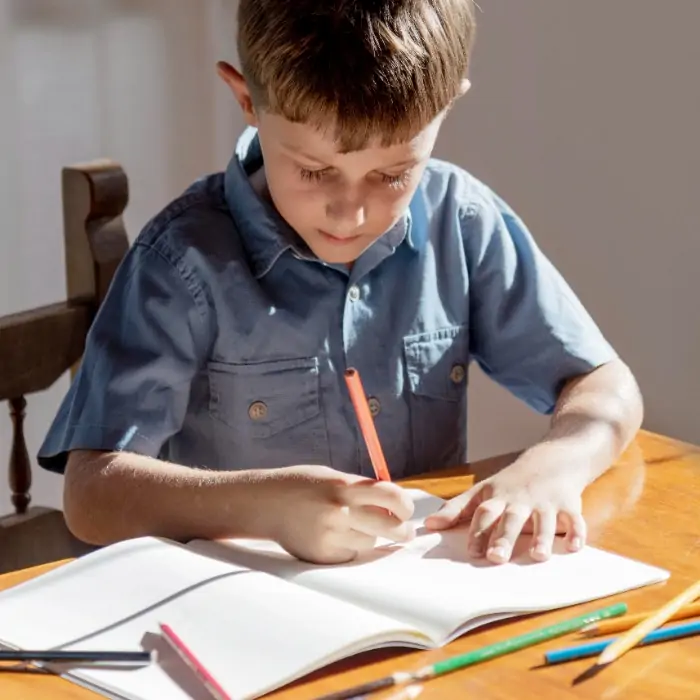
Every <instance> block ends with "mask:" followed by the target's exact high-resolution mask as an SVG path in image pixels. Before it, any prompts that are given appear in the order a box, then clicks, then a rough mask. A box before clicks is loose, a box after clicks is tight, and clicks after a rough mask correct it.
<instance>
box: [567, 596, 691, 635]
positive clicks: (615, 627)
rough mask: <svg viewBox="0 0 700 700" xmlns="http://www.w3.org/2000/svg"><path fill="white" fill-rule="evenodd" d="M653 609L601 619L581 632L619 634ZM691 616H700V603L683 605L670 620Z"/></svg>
mask: <svg viewBox="0 0 700 700" xmlns="http://www.w3.org/2000/svg"><path fill="white" fill-rule="evenodd" d="M653 614H654V611H653V610H647V611H646V612H641V613H637V614H635V615H625V616H624V617H620V618H618V619H616V620H601V621H600V622H593V623H591V624H590V625H587V626H586V627H584V628H583V629H582V630H581V634H583V635H585V636H586V637H604V636H605V635H608V634H617V633H618V632H625V631H626V630H629V629H632V627H634V626H635V625H636V624H637V623H639V622H642V621H643V620H646V619H647V618H648V617H649V616H650V615H653ZM691 617H700V603H693V604H692V605H685V606H683V607H682V608H681V609H680V610H679V611H678V612H677V613H674V614H673V615H671V617H669V618H668V621H669V622H670V621H671V620H687V619H688V618H691Z"/></svg>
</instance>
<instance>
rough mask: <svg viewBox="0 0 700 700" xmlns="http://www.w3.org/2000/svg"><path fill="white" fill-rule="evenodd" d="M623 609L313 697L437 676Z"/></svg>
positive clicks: (343, 697)
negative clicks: (411, 671) (414, 669)
mask: <svg viewBox="0 0 700 700" xmlns="http://www.w3.org/2000/svg"><path fill="white" fill-rule="evenodd" d="M626 612H627V605H625V603H616V604H614V605H609V606H608V607H606V608H601V609H600V610H594V611H592V612H589V613H584V614H583V615H579V616H577V617H574V618H571V619H570V620H564V621H563V622H556V623H554V624H553V625H548V626H546V627H541V628H539V629H536V630H533V631H532V632H526V633H525V634H520V635H518V636H517V637H512V638H511V639H505V640H503V641H501V642H495V643H494V644H488V645H487V646H484V647H480V648H479V649H474V650H472V651H468V652H467V653H466V654H459V655H458V656H453V657H451V658H449V659H445V660H444V661H438V662H436V663H434V664H431V665H429V666H424V667H423V668H421V669H419V670H418V671H414V672H413V673H410V672H405V671H404V672H398V673H394V674H392V675H391V676H386V677H385V678H380V679H378V680H375V681H370V682H369V683H364V684H362V685H358V686H355V687H354V688H348V689H346V690H341V691H339V692H336V693H330V694H329V695H324V696H323V697H321V698H317V699H316V700H348V698H355V697H357V696H359V695H366V694H368V693H373V692H375V691H377V690H384V689H385V688H390V687H392V686H394V685H399V684H401V683H410V682H412V681H426V680H430V679H431V678H437V677H438V676H443V675H445V674H446V673H452V672H453V671H457V670H459V669H462V668H466V667H467V666H473V665H474V664H478V663H481V662H483V661H488V660H490V659H495V658H496V657H498V656H503V655H505V654H510V653H512V652H514V651H519V650H520V649H525V648H526V647H530V646H533V645H535V644H540V643H541V642H546V641H547V640H549V639H554V638H556V637H561V636H562V635H565V634H569V633H570V632H576V631H578V630H580V629H581V628H582V627H585V626H586V625H588V624H591V623H592V622H596V621H597V620H605V619H608V618H611V617H617V616H618V615H624V614H625V613H626Z"/></svg>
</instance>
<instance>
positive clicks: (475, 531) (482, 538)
mask: <svg viewBox="0 0 700 700" xmlns="http://www.w3.org/2000/svg"><path fill="white" fill-rule="evenodd" d="M505 507H506V504H505V502H504V501H501V500H498V499H495V498H491V499H489V500H488V501H484V502H483V503H481V504H480V505H479V506H478V507H477V508H476V510H475V511H474V517H473V518H472V521H471V525H470V526H469V532H468V533H467V550H468V551H469V554H471V555H472V556H474V557H482V556H484V554H485V552H486V544H487V542H488V538H489V535H490V531H491V528H492V527H493V526H494V524H495V523H496V522H497V521H498V519H499V518H500V517H501V515H503V511H504V510H505Z"/></svg>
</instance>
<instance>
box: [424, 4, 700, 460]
mask: <svg viewBox="0 0 700 700" xmlns="http://www.w3.org/2000/svg"><path fill="white" fill-rule="evenodd" d="M480 4H481V5H482V7H483V9H484V12H483V14H482V15H481V24H480V31H479V33H478V38H477V46H476V52H475V62H474V67H473V74H472V76H471V77H472V82H473V89H472V92H471V93H470V94H469V95H468V96H467V98H466V99H465V100H464V101H463V103H462V104H460V105H458V106H457V107H456V108H455V110H454V112H453V114H452V115H451V117H450V120H449V122H448V124H447V125H446V129H445V130H444V132H443V134H442V139H441V143H440V147H439V149H438V155H441V156H443V157H449V158H452V159H454V160H456V161H457V162H459V163H461V164H463V165H465V166H467V167H468V168H469V169H470V170H472V171H473V172H474V173H475V174H477V175H478V176H480V177H481V178H482V179H484V180H485V181H486V182H488V183H489V184H490V185H491V186H493V187H494V188H495V189H496V190H497V191H498V192H499V193H501V194H502V195H503V196H504V197H505V198H506V199H507V200H508V201H509V202H510V203H511V205H512V206H514V207H515V208H516V209H517V210H518V212H519V213H520V214H521V215H522V217H523V218H524V219H525V221H526V222H527V223H528V225H529V227H530V229H531V230H532V232H533V233H534V235H535V237H536V238H537V240H538V242H539V243H540V245H541V247H543V248H544V250H545V251H546V252H547V254H548V255H549V256H550V257H551V259H552V260H553V261H554V262H555V264H556V265H557V266H558V267H559V269H560V270H561V271H562V272H563V273H564V275H565V277H566V278H567V279H568V280H569V282H570V283H571V284H572V286H573V287H574V289H575V290H576V291H577V292H578V294H579V296H580V297H581V299H582V300H583V302H584V304H585V305H586V306H587V307H588V308H589V309H590V311H591V312H592V314H593V315H594V317H595V318H596V320H597V321H598V322H599V324H600V325H601V326H602V328H603V330H604V331H605V333H606V334H607V335H608V337H609V338H610V339H611V341H612V343H613V344H614V345H615V347H616V348H617V349H618V351H619V352H620V353H621V354H622V355H623V357H624V358H625V359H626V360H627V361H628V362H629V364H630V365H631V366H632V368H633V370H634V371H635V373H636V374H637V376H638V379H639V381H640V383H641V386H642V390H643V392H644V395H645V401H646V421H645V427H647V428H649V429H651V430H656V431H659V432H662V433H666V434H670V435H672V436H676V437H679V438H682V439H685V440H689V441H694V442H700V418H699V417H698V410H697V403H698V398H700V304H699V301H700V293H699V292H698V272H697V271H698V265H699V264H700V219H699V218H698V216H697V206H696V202H697V200H698V196H699V195H700V135H699V132H700V79H699V78H698V70H699V69H700V42H698V41H697V35H696V28H697V27H698V26H699V25H700V3H698V2H695V0H674V2H669V3H665V4H663V5H662V4H660V3H658V2H655V1H653V0H616V2H605V0H588V2H585V3H579V2H556V1H555V0H528V2H522V3H519V2H512V0H486V1H485V2H482V3H480ZM661 8H663V11H662V9H661ZM474 374H475V377H474V381H473V384H472V386H473V387H474V388H475V395H476V399H477V400H478V403H476V405H475V406H474V409H475V410H474V411H473V413H472V417H471V423H470V427H471V430H472V436H473V442H472V446H473V448H474V456H481V455H483V454H491V453H493V452H498V451H501V450H502V449H505V448H510V447H512V448H517V447H518V446H519V445H522V444H526V443H527V442H528V441H529V440H530V439H532V437H533V436H534V435H535V434H536V433H537V431H538V430H539V429H542V428H544V422H543V421H542V420H541V419H539V418H538V417H535V416H533V414H532V413H531V412H530V411H529V410H528V409H526V408H523V407H522V406H521V405H520V404H519V403H517V402H515V401H514V400H512V399H510V397H507V396H505V394H504V393H503V392H501V391H499V390H498V389H497V388H495V387H493V385H492V384H490V383H489V382H487V380H485V379H484V378H483V377H482V376H481V375H480V373H478V372H475V373H474Z"/></svg>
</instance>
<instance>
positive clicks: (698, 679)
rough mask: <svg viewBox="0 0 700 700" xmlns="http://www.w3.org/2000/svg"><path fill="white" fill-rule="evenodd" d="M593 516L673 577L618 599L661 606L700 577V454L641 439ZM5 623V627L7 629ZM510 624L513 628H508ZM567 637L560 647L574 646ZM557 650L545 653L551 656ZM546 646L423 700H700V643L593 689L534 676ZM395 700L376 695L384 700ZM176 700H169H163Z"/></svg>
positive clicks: (437, 483)
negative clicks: (528, 699)
mask: <svg viewBox="0 0 700 700" xmlns="http://www.w3.org/2000/svg"><path fill="white" fill-rule="evenodd" d="M510 459H511V458H509V457H507V456H506V457H499V458H495V459H491V460H485V461H483V462H478V463H475V464H473V465H471V466H470V467H467V468H461V469H456V470H451V471H447V472H442V473H439V474H437V475H432V476H431V477H430V478H422V479H415V480H412V481H410V482H407V485H410V486H417V487H419V488H423V489H425V490H427V491H430V492H432V493H435V494H436V495H439V496H442V497H450V496H452V495H456V494H457V493H460V492H461V491H463V490H465V489H467V488H468V487H469V486H470V485H471V484H472V483H473V482H474V479H475V478H476V479H481V478H484V477H485V476H487V475H488V474H490V473H493V472H494V471H497V470H498V469H500V468H502V467H503V466H504V465H505V464H507V463H508V462H509V461H510ZM584 500H585V514H586V519H587V522H588V525H589V532H590V537H589V541H590V543H591V544H594V545H596V546H599V547H602V548H605V549H608V550H610V551H613V552H617V553H619V554H623V555H627V556H630V557H634V558H637V559H640V560H642V561H644V562H647V563H649V564H654V565H657V566H661V567H664V568H667V569H669V570H670V571H671V574H672V575H671V578H670V580H669V581H668V582H666V583H664V584H660V585H656V586H651V587H648V588H645V589H642V590H638V591H633V592H631V593H626V594H624V595H621V596H616V597H615V598H611V599H607V600H606V604H607V603H608V602H613V601H614V600H624V601H625V602H627V603H628V605H629V606H630V610H631V612H635V611H642V610H646V609H648V608H653V607H655V606H658V605H660V604H661V603H663V602H664V601H665V600H667V599H668V598H669V597H671V596H673V595H675V594H676V593H678V592H679V591H681V590H682V589H684V588H685V587H687V586H688V585H689V584H690V583H691V582H693V581H694V580H696V579H698V578H700V448H698V447H693V446H691V445H687V444H684V443H680V442H676V441H673V440H670V439H668V438H664V437H661V436H658V435H654V434H652V433H646V432H642V433H640V435H639V437H638V438H637V440H636V441H635V443H634V444H633V445H632V447H631V448H630V449H629V450H628V451H627V453H626V454H625V455H624V456H623V458H622V459H621V460H620V462H619V464H618V465H616V467H615V468H614V469H612V470H611V471H610V472H608V473H607V474H606V475H605V476H604V477H602V478H601V479H600V480H599V481H597V482H596V483H595V484H593V485H592V486H591V487H590V488H589V489H588V491H587V492H586V494H585V499H584ZM58 565H60V562H59V563H56V564H53V565H48V566H44V567H38V568H36V569H30V570H27V571H23V572H17V573H14V574H7V575H5V576H2V577H0V589H4V588H9V587H10V586H13V585H16V584H18V583H21V582H23V581H26V580H28V579H31V578H33V577H34V576H37V575H38V574H39V573H42V572H43V571H46V570H48V569H50V568H52V567H54V566H58ZM600 604H601V603H600V601H598V602H594V603H590V604H586V605H581V606H577V608H576V609H575V611H572V610H571V609H569V610H565V611H563V610H560V611H556V612H553V613H548V614H544V615H538V616H536V617H535V618H530V619H521V620H519V621H516V622H514V621H510V622H507V623H502V624H501V625H493V626H491V627H489V628H486V629H482V630H480V631H476V632H473V633H471V634H469V635H467V636H465V637H462V638H461V639H459V640H457V641H456V642H454V643H453V644H451V645H450V646H449V647H446V648H445V649H442V650H439V651H432V652H406V651H398V652H397V651H395V650H394V651H390V652H389V651H382V652H377V653H371V654H365V655H363V656H361V657H355V658H353V659H351V660H349V661H346V662H343V663H341V664H337V665H335V666H334V667H332V668H331V669H325V670H324V671H323V672H320V673H317V674H315V675H314V676H313V677H311V678H307V679H305V680H304V681H302V682H299V683H297V684H295V685H294V686H292V687H289V688H287V689H284V690H282V691H279V692H277V693H275V694H273V695H270V696H268V697H269V698H274V699H275V700H302V699H305V698H314V697H316V696H317V695H320V694H322V693H327V692H330V691H332V690H338V689H341V688H345V687H348V686H351V685H354V684H356V683H359V682H364V681H367V680H370V679H374V678H379V677H381V676H383V675H386V674H388V673H390V672H393V671H395V670H397V669H415V668H418V667H420V666H422V665H424V664H425V663H426V662H432V661H436V660H437V659H440V658H443V657H445V656H448V655H451V654H454V653H457V652H460V651H464V650H467V649H472V648H474V647H477V646H480V645H482V644H485V643H490V642H493V641H497V640H499V639H503V638H504V637H508V636H512V635H514V634H519V633H521V632H524V631H527V630H530V629H532V628H534V627H539V626H541V625H542V624H547V623H550V622H553V621H556V620H562V619H566V618H568V617H571V616H572V615H573V614H578V613H579V612H584V611H586V610H590V609H594V608H597V607H600ZM1 624H2V622H1V621H0V626H1ZM504 625H506V626H505V627H504ZM572 639H574V638H571V637H566V638H563V639H561V640H559V641H558V642H556V643H555V644H554V646H566V645H567V644H568V643H569V642H570V641H572ZM549 647H552V644H551V643H550V644H549V645H545V648H549ZM542 649H543V647H535V648H531V649H528V650H524V651H521V652H518V653H516V654H512V655H510V656H505V657H502V658H500V659H496V660H494V661H491V662H488V663H484V664H482V665H480V666H474V667H472V668H470V669H466V670H464V671H461V672H458V673H454V674H452V675H449V676H445V677H444V678H442V679H438V680H434V681H430V682H429V683H428V684H427V685H426V687H425V689H424V692H423V694H422V695H421V700H423V699H425V700H437V699H438V698H458V697H460V698H461V697H464V698H477V697H478V698H479V699H480V700H490V699H493V700H496V699H504V698H518V699H519V698H556V700H566V699H567V698H596V699H597V700H599V699H605V700H608V699H612V698H615V700H618V699H622V698H634V700H645V699H647V698H664V699H669V700H670V699H672V700H682V699H684V698H700V638H697V637H696V638H690V639H685V640H679V641H675V642H668V643H665V644H662V645H657V646H650V647H646V648H640V649H635V650H633V651H631V652H630V653H628V654H627V655H626V656H625V657H623V658H622V659H620V660H619V661H617V662H616V663H615V664H613V665H612V666H610V667H609V668H607V669H605V671H603V672H602V673H600V674H598V675H596V676H594V677H592V678H589V679H588V680H586V681H584V682H580V683H578V684H574V680H575V679H576V678H577V676H579V675H580V674H581V673H582V672H583V671H585V670H586V669H587V668H588V667H589V666H590V665H591V662H590V660H584V661H581V662H574V663H570V664H564V665H560V666H554V667H550V668H534V667H535V666H537V665H539V664H540V663H541V661H542ZM386 697H387V695H386V694H384V695H383V696H382V695H377V696H376V698H377V700H382V698H386ZM0 698H2V700H39V699H40V698H41V699H44V698H51V700H97V699H98V698H99V696H96V695H94V694H93V693H91V692H88V691H86V690H83V689H81V688H78V687H77V686H74V685H72V684H70V683H68V682H67V681H64V680H62V679H60V678H55V677H51V676H47V675H44V674H26V673H7V674H2V675H0ZM163 700H167V698H163Z"/></svg>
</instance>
